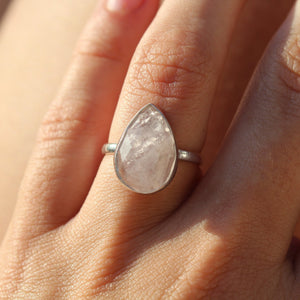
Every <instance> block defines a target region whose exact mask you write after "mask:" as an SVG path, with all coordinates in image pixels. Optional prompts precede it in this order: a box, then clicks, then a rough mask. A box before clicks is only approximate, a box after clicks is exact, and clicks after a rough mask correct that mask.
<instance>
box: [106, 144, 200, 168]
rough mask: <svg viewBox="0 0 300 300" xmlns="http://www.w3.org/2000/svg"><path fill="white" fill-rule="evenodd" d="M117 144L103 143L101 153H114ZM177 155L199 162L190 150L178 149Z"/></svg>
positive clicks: (195, 154)
mask: <svg viewBox="0 0 300 300" xmlns="http://www.w3.org/2000/svg"><path fill="white" fill-rule="evenodd" d="M117 146H118V144H113V143H112V144H104V146H103V148H102V153H103V154H113V153H115V151H116V149H117ZM177 157H178V159H180V160H183V161H187V162H191V163H194V164H201V162H202V161H201V157H200V155H199V154H197V153H194V152H190V151H185V150H180V149H178V151H177Z"/></svg>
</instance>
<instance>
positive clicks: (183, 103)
mask: <svg viewBox="0 0 300 300" xmlns="http://www.w3.org/2000/svg"><path fill="white" fill-rule="evenodd" d="M243 2H244V1H243V0H230V1H227V2H226V5H224V2H222V1H217V0H216V1H212V0H209V1H208V0H202V1H198V0H193V1H184V2H183V1H179V0H171V1H170V0H169V1H164V3H163V5H162V7H161V9H160V11H159V13H158V15H157V16H156V18H155V20H154V22H153V23H152V25H151V26H150V27H149V29H148V31H147V32H146V34H145V35H144V37H143V39H142V40H141V42H140V44H139V46H138V48H137V50H136V52H135V55H134V57H133V60H132V63H131V66H130V68H129V71H128V74H127V78H126V80H125V84H124V86H123V91H122V93H121V96H120V100H119V104H118V107H117V111H116V113H115V116H114V120H113V123H112V127H111V132H110V137H109V142H111V143H116V142H117V141H118V140H119V139H120V136H121V135H122V132H123V131H124V129H125V128H126V126H127V125H128V123H129V121H130V120H131V118H132V117H133V115H135V113H136V112H137V111H139V110H140V109H141V108H142V107H143V106H144V105H146V104H148V103H153V104H155V105H156V106H157V107H158V108H159V109H160V110H162V111H163V113H164V114H165V116H166V118H167V119H168V121H169V123H170V125H171V127H172V129H173V133H174V136H175V140H176V143H177V145H178V147H179V148H180V149H184V150H188V151H193V152H198V153H199V152H200V151H201V149H202V146H203V143H204V139H205V133H206V127H207V120H208V117H209V112H210V107H211V104H212V99H213V96H214V92H215V87H216V84H217V81H218V78H219V75H220V72H221V69H222V65H223V63H224V60H225V57H226V52H227V48H228V46H229V43H230V38H231V33H232V30H233V28H234V24H235V20H236V18H237V16H238V14H239V11H240V9H241V7H242V4H243ZM198 170H199V169H198V168H197V165H196V164H195V165H193V164H190V163H179V167H178V171H177V175H176V177H175V179H174V181H173V182H172V184H171V185H170V186H169V187H168V188H167V189H165V190H164V191H162V192H160V193H159V194H155V195H150V196H149V195H137V194H135V193H133V192H132V191H129V190H127V189H126V188H125V187H124V186H123V185H122V184H120V182H119V181H118V179H117V177H116V175H115V173H114V168H113V162H112V158H111V157H110V156H106V157H105V158H104V160H103V161H102V164H101V166H100V172H99V173H98V176H97V178H96V181H95V183H94V186H93V187H92V190H91V193H90V195H89V197H88V199H87V201H86V202H85V205H84V207H83V211H85V212H86V211H87V215H88V216H89V217H91V215H93V214H97V212H98V211H99V210H98V209H95V205H96V206H99V207H101V210H102V211H103V210H105V207H106V208H107V209H108V210H110V211H111V209H112V206H113V207H114V208H116V209H117V210H119V211H120V210H121V211H123V212H124V213H126V214H128V213H129V212H130V213H132V214H134V216H135V217H134V218H132V219H134V220H135V222H138V226H141V223H140V222H141V221H142V220H143V221H142V222H146V223H147V222H151V223H152V222H153V221H154V220H156V219H157V218H158V219H161V218H163V217H165V216H166V215H167V214H169V213H170V212H172V211H173V210H174V209H175V208H176V207H178V205H179V204H180V203H181V201H182V199H184V197H185V196H187V195H188V194H189V193H190V192H191V188H192V184H193V182H194V180H193V179H194V178H195V177H196V175H197V173H198ZM143 171H145V172H147V170H143ZM144 175H145V174H144ZM146 175H147V173H146ZM108 182H109V184H107V183H108ZM95 203H97V204H95ZM133 207H134V209H133ZM123 208H124V210H125V211H124V210H123ZM113 210H115V209H113ZM145 215H146V216H147V218H146V219H145ZM138 216H140V217H138ZM97 218H98V216H97ZM141 219H142V220H141ZM149 220H151V221H149Z"/></svg>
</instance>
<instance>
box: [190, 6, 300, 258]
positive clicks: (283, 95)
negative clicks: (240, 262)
mask: <svg viewBox="0 0 300 300" xmlns="http://www.w3.org/2000/svg"><path fill="white" fill-rule="evenodd" d="M299 20H300V1H297V4H296V6H295V8H294V9H293V10H292V12H291V14H290V15H289V17H288V19H287V21H286V22H285V23H284V25H283V26H282V28H281V29H280V31H279V32H278V33H277V35H276V37H275V38H274V40H273V41H272V42H271V45H270V46H269V48H268V50H267V53H266V54H265V56H264V58H263V60H262V62H261V64H260V66H259V67H258V70H257V71H256V73H255V75H254V78H253V79H252V83H251V85H250V87H249V89H248V91H247V93H246V95H245V99H244V102H243V106H242V108H241V109H240V111H239V115H238V117H237V119H236V122H235V124H234V126H233V128H232V130H231V133H230V134H229V136H228V137H227V140H226V143H225V146H224V148H223V150H222V153H221V155H220V157H219V159H218V160H217V163H216V164H215V166H214V168H213V169H212V170H211V172H210V174H209V175H208V177H207V178H206V180H204V181H203V187H204V186H205V188H206V190H211V189H212V187H214V192H213V193H212V194H211V196H210V195H206V198H208V200H207V203H209V204H208V206H209V207H208V208H207V210H209V211H210V213H211V215H212V217H211V218H210V219H211V220H213V219H214V218H215V220H217V219H216V215H218V220H217V221H216V222H217V223H218V224H222V226H223V228H224V224H226V226H227V229H228V232H229V233H230V234H232V235H234V236H239V237H240V238H241V240H243V241H244V243H242V242H241V243H240V245H241V247H242V246H243V245H244V247H248V248H249V249H252V250H253V249H256V250H255V251H256V252H257V253H258V254H261V255H263V256H264V257H266V255H267V256H268V258H271V259H276V260H278V259H279V260H282V259H283V257H284V256H285V254H286V252H287V249H288V248H289V244H290V241H291V238H292V235H293V231H294V228H295V224H296V222H297V219H298V217H299V212H300V201H299V196H300V190H299V186H300V168H299V166H300V160H299V158H300V151H299V149H300V135H299V127H300V105H299V103H300V93H299V91H300V85H299V82H300V80H299V74H300V72H299V70H300V67H299V66H300V63H299V57H300V56H299V53H300V52H299V32H300V21H299ZM199 197H204V195H203V194H202V192H201V189H200V190H199V194H198V195H197V196H195V201H198V200H199ZM197 199H198V200H197ZM213 211H214V212H213ZM220 212H222V214H221V213H220ZM213 216H214V217H213Z"/></svg>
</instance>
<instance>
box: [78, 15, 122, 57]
mask: <svg viewBox="0 0 300 300" xmlns="http://www.w3.org/2000/svg"><path fill="white" fill-rule="evenodd" d="M100 32H101V34H99V33H100ZM122 42H123V39H122V38H121V37H120V36H113V35H111V34H109V33H108V31H104V30H103V28H101V23H99V18H92V20H91V21H90V22H89V24H88V25H87V28H86V29H85V31H84V33H83V35H82V36H81V38H80V39H79V41H78V43H77V45H76V48H75V52H74V56H75V57H83V58H86V57H87V58H98V59H105V60H109V61H115V62H119V61H121V60H122V57H124V54H123V52H124V51H125V50H123V49H124V47H122Z"/></svg>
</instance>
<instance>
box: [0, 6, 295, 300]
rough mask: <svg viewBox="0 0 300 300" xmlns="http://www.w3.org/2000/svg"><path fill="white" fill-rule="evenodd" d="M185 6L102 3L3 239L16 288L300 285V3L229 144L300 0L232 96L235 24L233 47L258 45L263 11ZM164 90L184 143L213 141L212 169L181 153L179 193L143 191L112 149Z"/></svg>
mask: <svg viewBox="0 0 300 300" xmlns="http://www.w3.org/2000/svg"><path fill="white" fill-rule="evenodd" d="M184 3H185V5H183V2H182V1H179V0H172V1H165V2H164V3H163V5H162V7H161V8H160V9H159V11H158V13H157V15H156V17H155V19H154V20H153V21H152V19H153V17H154V15H155V14H156V12H157V9H158V6H159V3H158V1H150V0H145V1H144V3H143V4H142V5H141V6H138V7H136V8H135V9H133V10H131V11H126V12H124V11H123V12H121V13H120V12H111V11H108V10H107V9H106V8H105V1H101V3H100V4H99V6H98V8H97V9H96V10H95V13H94V14H93V16H92V17H91V19H90V21H89V23H88V25H87V26H86V29H85V30H84V32H83V34H82V37H81V39H80V41H79V43H78V46H77V48H76V50H75V54H74V57H73V60H72V64H71V67H70V70H69V71H68V73H67V75H66V77H65V79H64V82H63V84H62V87H61V89H60V91H59V93H58V96H57V97H55V99H54V101H53V102H52V104H51V106H50V108H49V110H48V112H47V113H46V116H45V117H44V119H43V123H42V125H41V127H40V130H39V134H38V138H37V142H36V145H35V149H34V151H33V154H32V157H31V159H30V161H29V164H28V167H27V169H26V172H25V176H24V179H23V182H22V185H21V188H20V191H19V196H18V202H17V206H16V209H15V213H14V217H13V219H12V222H11V224H10V227H9V229H8V231H7V234H6V237H5V239H4V241H3V243H2V245H1V249H0V266H1V268H0V269H1V273H0V296H1V297H2V298H8V297H12V298H13V297H14V298H22V297H23V298H26V299H28V298H29V299H30V298H35V297H38V298H43V299H57V298H71V299H72V298H74V299H78V298H85V299H89V298H95V297H102V298H108V299H135V298H140V299H159V298H162V299H164V298H166V299H170V298H171V299H199V298H203V299H205V298H209V299H298V298H299V296H300V283H299V259H298V253H299V243H298V240H297V239H295V238H293V233H294V231H295V228H296V224H297V220H298V217H299V209H300V204H299V201H298V194H299V193H298V191H299V183H300V182H299V181H300V171H299V164H298V163H299V162H298V161H299V157H300V156H299V150H298V149H299V144H300V136H299V133H298V131H297V130H296V129H297V128H298V126H299V125H300V124H299V35H298V32H299V30H300V22H299V20H300V2H296V6H295V7H294V9H292V10H291V12H290V14H289V16H288V18H287V19H286V21H285V22H284V24H283V25H282V26H281V28H280V30H279V31H278V32H277V33H276V35H275V37H274V38H273V39H272V41H271V43H270V46H269V47H268V49H267V51H266V53H265V55H264V57H263V59H262V61H261V62H259V64H258V67H257V70H256V72H255V73H254V75H253V77H252V79H251V83H250V85H249V87H248V89H247V90H246V91H245V93H244V96H243V100H242V104H241V106H240V108H239V111H238V114H237V116H236V117H235V119H234V121H233V123H232V126H231V130H230V132H229V133H228V134H227V136H226V138H225V141H224V143H223V146H222V149H221V151H220V152H219V151H218V150H219V148H220V147H219V146H218V145H219V144H220V141H221V140H223V137H224V133H225V128H226V127H228V124H229V123H230V122H229V119H231V118H232V115H233V112H234V111H235V108H236V106H237V102H238V100H236V99H239V98H238V95H241V93H242V90H243V89H244V88H245V84H246V82H247V81H248V80H247V78H249V76H250V73H251V71H252V70H253V67H254V65H255V62H256V61H257V59H258V57H259V56H260V54H261V52H262V50H263V48H264V47H263V45H265V43H266V42H267V40H268V38H269V36H270V34H271V33H272V32H274V30H275V28H276V27H277V25H278V24H279V23H280V21H281V19H283V17H284V12H287V10H288V9H289V6H290V5H291V3H287V2H285V4H284V5H283V4H282V10H281V13H280V14H279V13H278V15H277V14H276V13H274V15H272V16H270V19H272V22H271V25H270V27H268V28H267V29H268V34H267V36H265V37H262V41H260V44H259V45H260V46H259V47H258V49H257V50H256V51H257V52H255V53H252V55H253V57H251V59H250V58H249V61H248V60H247V64H246V63H245V64H241V66H240V67H241V68H242V67H243V68H245V69H244V71H241V72H242V74H244V75H245V77H243V80H241V82H239V84H238V88H237V89H236V91H235V92H234V91H233V88H231V89H230V88H229V89H228V93H226V97H225V98H226V100H224V102H223V101H221V100H218V99H220V98H221V96H220V95H222V91H225V90H226V86H227V85H226V82H227V84H228V82H230V81H229V79H227V77H226V76H225V75H226V73H224V72H226V71H227V72H229V74H230V73H231V72H232V73H233V74H232V73H231V77H230V78H234V74H235V73H234V72H233V71H232V70H239V68H238V65H237V64H236V65H235V64H233V66H232V69H231V68H230V61H233V60H234V59H233V57H239V55H242V54H241V53H237V54H233V53H234V52H232V51H233V48H230V46H231V47H233V46H232V44H231V41H232V40H231V38H232V35H233V32H236V35H234V43H236V44H234V45H244V46H245V45H247V43H246V42H247V39H246V38H244V39H243V38H242V35H241V33H237V32H239V30H242V29H241V28H240V29H239V30H238V29H236V28H237V27H236V24H238V20H239V19H240V18H241V16H243V14H245V15H247V11H248V13H249V15H250V16H251V15H252V14H251V13H250V12H251V9H254V8H253V7H252V8H251V5H250V6H249V7H248V10H246V12H245V11H243V10H242V8H243V5H244V4H245V3H244V1H242V0H228V2H227V5H226V6H224V5H223V4H222V3H223V2H220V1H217V0H207V1H206V0H204V1H188V2H184ZM282 3H283V2H282ZM269 8H270V7H269ZM264 9H265V11H266V12H267V11H268V7H265V8H264ZM254 11H255V9H254ZM178 12H180V13H178ZM174 16H178V17H176V18H174ZM151 21H152V23H151V25H150V26H149V24H150V22H151ZM254 21H255V20H254ZM246 23H247V22H246ZM246 23H244V26H245V27H244V28H245V29H247V28H248V29H249V27H250V26H249V25H246ZM262 23H263V22H262ZM262 23H261V24H262ZM249 24H250V21H249ZM255 24H256V23H255ZM248 26H249V27H248ZM147 27H148V29H147ZM242 27H243V26H242ZM146 29H147V30H146ZM104 30H105V33H106V34H103V32H104ZM145 30H146V32H145V34H144V35H143V33H144V31H145ZM245 32H248V30H245ZM212 33H213V34H212ZM142 35H143V37H142ZM253 39H254V38H253ZM138 43H139V44H138ZM236 47H237V46H236ZM237 48H238V47H237ZM245 48H246V47H245ZM245 48H242V47H241V48H239V49H242V50H240V51H241V52H243V51H245ZM243 49H244V50H243ZM228 53H230V55H229V56H228V55H227V54H228ZM244 53H245V54H247V51H245V52H244ZM235 55H236V56H235ZM242 56H243V55H242ZM245 57H247V56H245ZM130 61H131V63H130ZM129 63H130V65H129ZM224 66H225V68H224ZM230 71H231V72H230ZM222 78H223V79H222ZM124 80H125V81H124ZM119 94H120V97H119ZM231 98H233V99H235V101H232V102H230V101H229V99H231ZM149 99H151V102H152V103H154V104H156V105H157V106H158V107H159V108H160V109H161V110H162V111H163V112H164V113H165V115H166V116H167V118H168V120H169V122H170V124H171V126H172V128H173V131H174V134H175V137H176V141H177V143H178V145H179V147H180V148H183V149H188V150H191V151H197V152H200V151H201V150H203V147H204V151H206V153H212V152H213V154H212V155H211V156H205V165H206V166H208V167H206V169H208V170H209V171H208V172H204V176H203V177H202V178H201V179H200V180H199V179H197V181H196V180H195V178H198V177H197V173H198V170H197V168H196V167H195V166H193V165H191V164H187V163H180V165H179V170H178V173H177V175H176V178H175V180H174V181H173V182H172V184H171V185H170V186H169V187H168V188H167V189H166V190H164V191H162V192H160V193H158V194H155V195H147V196H143V195H138V194H135V193H133V192H131V191H128V190H126V189H125V188H124V186H123V185H121V184H120V182H119V181H118V180H117V179H116V176H115V174H114V170H113V167H112V160H111V157H109V156H105V157H102V156H101V154H100V153H99V149H100V147H101V146H102V144H103V143H104V142H106V141H107V139H108V140H109V141H110V142H115V141H117V140H118V139H119V137H120V135H121V134H122V132H123V130H124V129H125V128H126V125H127V124H128V122H129V120H130V119H131V117H132V116H133V115H134V113H135V112H136V111H137V110H138V109H139V108H140V107H142V106H143V105H144V104H146V103H148V102H149ZM227 101H228V102H227ZM213 103H215V104H214V106H213ZM226 103H228V104H229V106H230V110H229V112H228V114H225V115H222V117H221V119H222V121H220V120H219V118H217V117H216V116H218V113H217V112H218V109H217V108H218V107H223V106H224V105H225V104H226ZM116 105H117V109H116V111H115V114H114V117H113V113H114V110H115V106H116ZM212 107H214V108H213V110H212ZM211 111H212V114H211ZM230 115H231V118H229V116H230ZM210 116H211V118H212V119H210ZM213 118H217V120H218V122H214V121H213V120H214V119H213ZM112 119H113V121H112V124H110V123H111V120H112ZM214 124H216V125H214ZM220 124H223V125H224V127H222V130H218V129H216V128H218V127H219V126H220ZM213 133H216V134H215V135H214V137H210V136H211V135H213ZM206 136H207V143H206V146H204V145H205V141H206ZM209 141H210V142H209ZM212 141H213V142H212ZM205 147H206V148H205ZM209 147H211V148H209ZM205 149H208V150H205ZM209 149H213V151H209ZM217 152H219V156H218V158H217V159H215V153H217ZM203 153H205V152H203ZM212 161H213V162H214V164H213V166H212V167H209V166H211V162H212ZM78 170H80V172H78ZM149 283H151V284H149Z"/></svg>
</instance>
